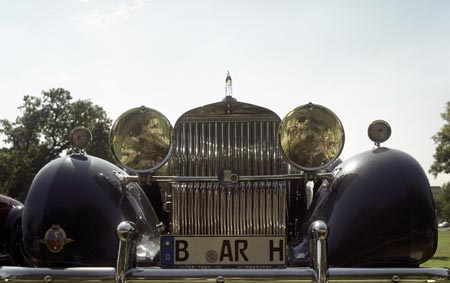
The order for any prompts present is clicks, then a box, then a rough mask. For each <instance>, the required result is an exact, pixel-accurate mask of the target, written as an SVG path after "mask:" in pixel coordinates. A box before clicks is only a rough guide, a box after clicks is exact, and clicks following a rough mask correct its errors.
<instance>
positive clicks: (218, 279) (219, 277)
mask: <svg viewBox="0 0 450 283" xmlns="http://www.w3.org/2000/svg"><path fill="white" fill-rule="evenodd" d="M216 282H217V283H224V282H225V278H223V276H217V278H216Z"/></svg>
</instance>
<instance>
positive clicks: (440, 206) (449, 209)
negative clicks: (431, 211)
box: [434, 183, 450, 220]
mask: <svg viewBox="0 0 450 283" xmlns="http://www.w3.org/2000/svg"><path fill="white" fill-rule="evenodd" d="M434 202H435V206H436V215H437V217H438V218H439V219H443V220H450V183H445V184H444V185H443V186H442V190H441V192H440V193H439V194H438V195H437V197H436V199H435V201H434Z"/></svg>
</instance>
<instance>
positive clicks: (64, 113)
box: [0, 88, 111, 201]
mask: <svg viewBox="0 0 450 283" xmlns="http://www.w3.org/2000/svg"><path fill="white" fill-rule="evenodd" d="M19 110H20V111H21V113H22V114H21V116H19V117H17V118H16V120H15V121H14V122H10V121H8V120H0V134H2V135H3V136H4V142H5V143H6V144H7V145H8V147H4V148H1V149H0V192H1V193H2V194H6V195H8V196H11V197H13V198H16V199H19V200H22V201H23V200H24V198H25V196H26V194H27V192H28V188H29V186H30V184H31V182H32V180H33V178H34V176H35V175H36V173H37V172H38V171H39V170H40V169H41V168H42V167H43V166H44V165H45V164H47V163H48V162H49V161H51V160H53V159H55V158H57V157H59V156H60V155H61V154H65V153H71V152H73V151H74V149H73V148H72V146H71V143H70V140H69V138H68V136H69V133H70V131H71V130H72V129H73V128H75V127H78V126H83V127H87V128H89V130H90V131H91V133H92V142H91V144H90V145H89V147H88V148H87V149H86V152H87V153H88V154H91V155H95V156H98V157H101V158H104V159H107V160H111V155H110V152H109V146H108V137H109V129H110V126H111V120H110V119H109V118H108V117H107V115H106V112H105V111H104V110H103V109H102V108H101V107H99V106H97V105H94V104H93V103H92V102H91V101H89V100H78V101H74V102H73V101H72V96H71V95H70V92H69V91H67V90H65V89H62V88H57V89H50V90H48V91H43V92H42V94H41V97H35V96H28V95H26V96H24V98H23V104H22V105H21V106H20V107H19Z"/></svg>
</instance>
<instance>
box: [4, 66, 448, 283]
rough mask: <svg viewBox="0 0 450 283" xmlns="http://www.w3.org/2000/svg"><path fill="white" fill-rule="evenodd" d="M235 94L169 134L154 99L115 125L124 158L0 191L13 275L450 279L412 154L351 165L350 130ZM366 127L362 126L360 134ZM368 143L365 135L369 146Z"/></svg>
mask: <svg viewBox="0 0 450 283" xmlns="http://www.w3.org/2000/svg"><path fill="white" fill-rule="evenodd" d="M225 92H226V95H225V98H224V99H223V100H222V101H219V102H217V103H212V104H208V105H205V106H202V107H198V108H195V109H192V110H189V111H187V112H186V113H184V114H183V115H181V117H180V118H179V119H178V120H177V122H176V123H175V125H174V127H172V126H171V124H170V122H169V121H168V119H167V118H166V117H165V116H163V115H162V114H161V113H160V112H158V111H156V110H154V109H151V108H148V107H145V106H141V107H137V108H134V109H131V110H129V111H126V112H125V113H124V114H122V115H121V116H120V117H119V118H118V119H117V120H116V121H115V123H114V124H113V127H112V130H111V139H110V141H111V150H112V153H113V156H114V158H115V159H116V160H117V163H118V165H114V164H112V163H110V162H108V161H105V160H102V159H100V158H97V157H94V156H90V155H88V154H86V153H85V149H86V148H87V146H88V145H89V142H90V139H91V135H90V132H89V130H87V129H85V128H81V127H80V128H76V129H74V130H73V131H72V132H71V139H72V142H73V144H74V145H75V146H76V147H77V148H78V152H77V153H76V154H72V155H70V156H63V157H61V158H59V159H56V160H54V161H52V162H50V163H49V164H47V165H46V166H44V167H43V168H42V169H41V170H40V171H39V173H38V174H37V175H36V177H35V179H34V181H33V183H32V185H31V187H30V189H29V193H28V196H27V198H26V201H25V203H24V205H22V204H21V203H19V202H17V201H15V200H13V199H10V198H7V197H3V198H1V199H0V228H1V229H3V232H2V234H1V238H0V240H1V242H0V248H1V250H0V253H1V254H0V260H1V261H2V267H0V278H1V279H2V280H4V281H5V282H6V281H8V282H45V283H50V282H68V281H77V282H98V281H102V282H118V283H119V282H126V281H129V282H139V281H142V282H180V281H186V282H259V281H264V282H437V281H439V282H450V272H449V269H448V268H445V267H441V268H422V267H420V264H422V263H423V262H425V261H427V260H428V259H430V258H431V257H432V256H433V254H434V252H435V250H436V247H437V225H436V217H435V212H434V204H433V199H432V195H431V190H430V186H429V183H428V180H427V177H426V174H425V173H424V171H423V169H422V168H421V166H420V165H419V164H418V162H417V161H416V160H415V159H414V158H413V157H411V156H410V155H408V154H406V153H404V152H402V151H399V150H395V149H391V148H387V147H382V146H381V143H383V142H385V141H386V140H388V138H389V136H390V134H391V128H390V126H389V124H388V123H387V122H385V121H383V120H376V121H375V122H373V123H372V124H371V125H369V128H368V135H369V137H370V139H371V140H372V141H373V142H374V144H375V145H374V146H372V148H370V149H368V150H367V151H365V152H362V153H360V154H358V155H356V156H354V157H352V158H350V159H348V160H344V161H342V160H340V159H339V155H340V153H341V152H342V149H343V146H344V139H345V137H344V129H343V126H342V124H341V122H340V120H339V118H338V117H337V116H336V115H335V114H334V113H333V112H332V111H331V110H329V109H328V108H326V107H324V106H321V105H317V104H313V103H306V104H304V105H302V106H299V107H297V108H294V109H293V110H292V111H291V112H290V113H288V114H287V115H286V116H285V117H284V119H280V118H279V116H278V115H277V114H275V113H274V112H273V111H271V110H269V109H266V108H263V107H260V106H256V105H252V104H247V103H243V102H239V101H237V100H236V99H235V98H234V97H233V96H232V81H231V77H230V76H229V74H228V76H227V78H226V81H225ZM361 134H365V133H361ZM371 144H372V143H371V142H369V141H368V148H369V147H371V146H370V145H371Z"/></svg>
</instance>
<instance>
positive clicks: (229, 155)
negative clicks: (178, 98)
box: [169, 102, 287, 235]
mask: <svg viewBox="0 0 450 283" xmlns="http://www.w3.org/2000/svg"><path fill="white" fill-rule="evenodd" d="M230 104H231V105H232V107H231V108H233V111H234V112H233V114H231V115H229V114H228V113H227V114H224V112H221V111H222V110H221V109H222V108H223V107H225V108H226V109H228V108H227V107H228V106H229V105H230ZM217 109H219V110H217ZM238 112H239V113H238ZM279 123H280V118H279V117H278V116H277V115H276V114H275V113H273V112H271V111H270V110H267V109H264V108H260V107H258V108H256V107H255V106H253V105H249V104H243V103H239V102H221V103H217V104H213V105H212V106H206V107H204V108H199V109H195V110H192V111H191V112H189V113H186V114H185V115H183V116H182V117H180V119H179V120H178V121H177V123H176V125H175V128H174V136H173V138H174V148H173V152H172V157H171V161H170V164H169V172H170V173H171V174H172V175H175V176H218V174H219V173H220V172H221V171H222V170H224V169H229V168H232V169H233V170H236V171H237V172H238V174H239V175H241V176H244V175H245V176H251V175H275V174H284V173H286V170H287V169H286V164H285V163H284V162H283V160H282V157H281V154H280V151H279V148H278V126H279ZM170 190H171V191H170V195H171V202H172V210H171V227H172V233H173V234H174V235H281V234H284V233H285V229H286V212H285V211H286V190H287V188H286V183H285V182H280V181H254V182H238V183H237V184H234V185H233V187H232V188H229V187H224V186H223V184H221V183H219V182H186V183H173V184H172V185H171V188H170Z"/></svg>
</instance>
